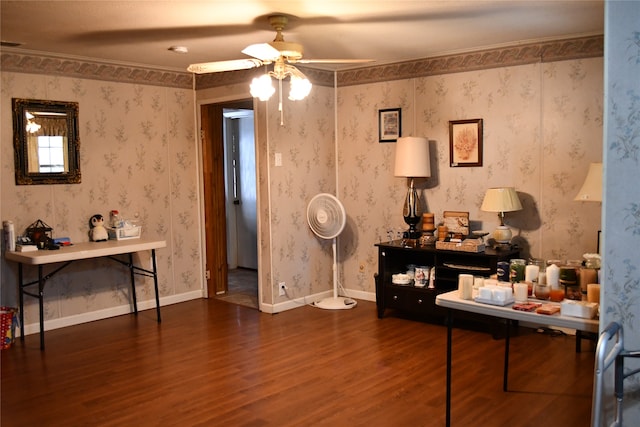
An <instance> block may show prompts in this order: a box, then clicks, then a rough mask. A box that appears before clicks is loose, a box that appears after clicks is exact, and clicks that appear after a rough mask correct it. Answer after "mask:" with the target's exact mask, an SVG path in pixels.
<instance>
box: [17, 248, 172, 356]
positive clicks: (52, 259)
mask: <svg viewBox="0 0 640 427" xmlns="http://www.w3.org/2000/svg"><path fill="white" fill-rule="evenodd" d="M166 246H167V242H166V241H164V240H148V239H131V240H107V241H105V242H82V243H76V244H73V245H70V246H62V247H61V248H60V249H57V250H38V251H33V252H13V251H12V252H5V258H6V259H7V260H10V261H15V262H17V263H18V290H19V298H20V339H21V340H24V296H25V295H28V296H31V297H34V298H38V303H39V308H40V310H39V316H40V348H41V349H44V286H45V284H46V282H47V280H49V279H50V278H51V277H53V276H54V275H55V274H56V273H58V272H59V271H60V270H62V269H64V268H65V267H67V266H68V265H69V264H71V263H72V262H74V261H79V260H83V259H92V258H101V257H105V258H109V259H111V260H113V261H116V262H118V263H120V264H122V265H124V266H126V267H127V268H128V269H129V271H130V274H131V298H132V300H133V311H134V313H135V314H138V303H137V299H136V286H135V275H136V274H138V275H143V276H148V277H153V285H154V291H155V296H156V313H157V317H158V322H161V320H162V319H161V318H160V298H159V295H158V269H157V265H156V249H159V248H164V247H166ZM149 250H150V251H151V261H152V269H151V270H147V269H145V268H142V267H140V266H137V265H135V264H134V263H133V254H134V253H136V252H141V251H149ZM125 254H126V255H128V257H127V260H126V261H124V260H122V259H120V258H117V257H116V255H125ZM57 263H63V264H62V265H60V266H57V267H56V268H55V269H54V270H53V271H51V272H49V273H48V274H46V275H45V274H44V266H45V265H48V264H57ZM25 265H33V266H37V267H38V279H37V280H33V281H30V282H25V281H24V277H23V266H25ZM34 285H38V292H37V293H34V292H31V291H29V290H27V289H28V288H29V287H31V286H34Z"/></svg>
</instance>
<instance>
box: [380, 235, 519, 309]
mask: <svg viewBox="0 0 640 427" xmlns="http://www.w3.org/2000/svg"><path fill="white" fill-rule="evenodd" d="M376 246H377V247H378V274H377V276H376V305H377V308H378V317H379V318H382V317H384V312H385V310H386V309H387V308H391V309H396V310H401V311H404V312H407V313H411V314H417V315H425V316H440V315H444V314H445V313H444V311H443V310H442V309H441V308H440V307H437V306H436V305H435V299H436V295H438V294H439V293H443V292H449V291H451V290H454V289H457V287H458V275H459V274H461V273H466V274H473V275H474V276H483V277H489V276H490V275H492V274H495V273H496V270H497V264H498V262H499V261H509V260H510V259H512V258H518V257H519V255H520V253H519V251H518V250H517V249H501V250H495V249H491V248H487V249H485V251H484V252H479V253H471V252H459V251H448V250H440V249H436V248H435V247H434V246H427V247H418V248H411V247H403V246H402V245H401V244H400V241H394V242H388V243H379V244H377V245H376ZM412 264H413V265H415V266H419V267H435V281H434V285H435V286H434V288H428V287H426V286H425V287H424V288H418V287H415V286H413V283H411V284H409V285H396V284H394V283H392V275H394V274H397V273H404V272H406V271H407V266H409V265H412Z"/></svg>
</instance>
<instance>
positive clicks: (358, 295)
mask: <svg viewBox="0 0 640 427" xmlns="http://www.w3.org/2000/svg"><path fill="white" fill-rule="evenodd" d="M331 296H333V291H325V292H320V293H317V294H314V295H309V296H306V297H302V298H295V299H291V300H288V301H284V302H279V303H277V304H260V311H262V312H263V313H271V314H275V313H280V312H282V311H287V310H292V309H294V308H299V307H303V306H305V305H310V304H312V303H313V302H315V301H319V300H321V299H323V298H327V297H331ZM345 296H348V297H349V298H354V299H359V300H363V301H373V302H375V301H376V294H375V292H364V291H356V290H353V289H347V290H346V295H345Z"/></svg>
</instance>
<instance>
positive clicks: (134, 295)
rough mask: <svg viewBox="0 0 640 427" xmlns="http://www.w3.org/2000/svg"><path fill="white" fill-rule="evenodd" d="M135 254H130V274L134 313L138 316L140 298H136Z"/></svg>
mask: <svg viewBox="0 0 640 427" xmlns="http://www.w3.org/2000/svg"><path fill="white" fill-rule="evenodd" d="M133 268H134V267H133V254H132V253H130V254H129V272H130V273H131V299H132V300H133V312H134V313H135V314H136V315H137V314H138V298H137V297H136V275H135V272H134V270H133Z"/></svg>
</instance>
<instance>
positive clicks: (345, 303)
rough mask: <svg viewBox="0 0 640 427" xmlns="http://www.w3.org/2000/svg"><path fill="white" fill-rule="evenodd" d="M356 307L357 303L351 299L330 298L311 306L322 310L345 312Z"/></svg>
mask: <svg viewBox="0 0 640 427" xmlns="http://www.w3.org/2000/svg"><path fill="white" fill-rule="evenodd" d="M356 305H358V302H357V301H356V300H354V299H352V298H345V297H330V298H324V299H321V300H320V301H316V302H314V303H313V306H315V307H318V308H323V309H325V310H346V309H349V308H353V307H355V306H356Z"/></svg>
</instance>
